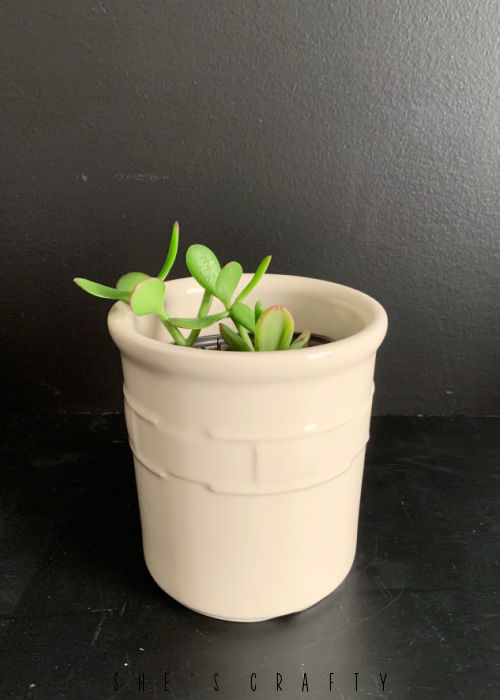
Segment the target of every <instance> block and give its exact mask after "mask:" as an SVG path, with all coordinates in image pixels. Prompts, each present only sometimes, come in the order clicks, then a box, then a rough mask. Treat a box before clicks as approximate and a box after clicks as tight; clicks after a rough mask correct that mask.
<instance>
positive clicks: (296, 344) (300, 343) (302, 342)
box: [288, 331, 311, 350]
mask: <svg viewBox="0 0 500 700" xmlns="http://www.w3.org/2000/svg"><path fill="white" fill-rule="evenodd" d="M310 337H311V331H304V332H303V333H301V334H300V335H299V336H298V337H297V338H295V340H294V341H293V343H291V344H290V345H289V346H288V347H289V349H290V350H298V349H299V348H303V347H305V346H306V345H307V343H308V342H309V338H310Z"/></svg>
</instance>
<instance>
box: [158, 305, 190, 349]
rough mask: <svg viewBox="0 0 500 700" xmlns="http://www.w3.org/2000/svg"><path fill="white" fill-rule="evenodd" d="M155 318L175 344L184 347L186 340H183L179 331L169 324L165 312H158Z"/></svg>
mask: <svg viewBox="0 0 500 700" xmlns="http://www.w3.org/2000/svg"><path fill="white" fill-rule="evenodd" d="M157 316H158V318H159V319H160V321H161V322H162V323H163V325H164V326H165V328H166V329H167V331H168V332H169V333H170V335H171V336H172V338H173V339H174V342H175V344H176V345H186V339H185V338H184V336H183V335H182V333H181V332H180V330H179V329H178V328H177V327H176V326H173V325H172V324H171V323H170V322H169V316H168V314H167V312H166V311H163V312H160V313H159V314H157Z"/></svg>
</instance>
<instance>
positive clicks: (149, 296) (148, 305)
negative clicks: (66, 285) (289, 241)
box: [73, 221, 311, 352]
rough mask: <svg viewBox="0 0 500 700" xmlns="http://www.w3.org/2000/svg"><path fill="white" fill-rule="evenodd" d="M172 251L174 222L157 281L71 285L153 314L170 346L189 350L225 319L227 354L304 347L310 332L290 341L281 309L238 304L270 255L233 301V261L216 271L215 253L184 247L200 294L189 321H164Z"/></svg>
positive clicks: (288, 319)
mask: <svg viewBox="0 0 500 700" xmlns="http://www.w3.org/2000/svg"><path fill="white" fill-rule="evenodd" d="M178 247H179V224H178V222H177V221H176V222H175V223H174V227H173V230H172V235H171V238H170V244H169V248H168V252H167V256H166V258H165V262H164V263H163V266H162V268H161V270H160V272H159V273H158V275H157V277H150V276H149V275H147V274H146V273H144V272H127V273H126V274H125V275H123V276H122V277H120V279H119V280H118V281H117V283H116V286H115V287H107V286H105V285H103V284H99V283H97V282H91V281H90V280H87V279H84V278H82V277H75V278H74V280H73V281H74V282H75V283H76V284H77V285H78V286H79V287H81V288H82V289H83V290H85V291H86V292H88V293H89V294H92V295H93V296H96V297H101V298H104V299H113V300H117V301H123V302H125V303H128V304H129V305H130V308H131V309H132V311H133V312H134V314H136V315H137V316H145V315H147V314H155V315H156V316H157V317H158V318H159V319H160V321H161V322H162V324H163V325H164V326H165V328H166V329H167V331H168V332H169V333H170V335H171V336H172V339H173V341H174V343H175V344H176V345H183V346H187V347H191V346H192V345H194V343H195V342H196V340H197V338H198V336H199V334H200V331H201V330H202V329H203V328H208V327H209V326H211V325H212V324H214V323H217V322H220V321H223V320H224V319H230V320H231V321H232V322H233V323H234V325H235V328H236V331H235V330H233V329H232V328H230V327H229V326H228V325H226V324H224V323H219V330H220V334H221V336H222V339H223V340H224V342H225V343H226V345H227V346H228V348H229V350H235V351H240V352H255V351H269V350H289V349H294V348H295V349H296V348H303V347H305V346H306V345H307V344H308V342H309V338H310V335H311V333H310V331H304V332H303V333H301V334H300V335H299V336H298V337H297V338H296V339H295V340H294V320H293V317H292V315H291V313H290V312H289V311H288V309H285V307H284V306H271V307H269V308H268V309H265V308H264V306H263V304H262V303H261V302H260V301H257V302H256V304H255V306H254V308H253V309H252V308H251V307H250V306H248V305H247V304H245V303H244V299H246V297H247V296H248V295H249V294H250V292H252V291H253V289H254V288H255V287H256V285H257V284H258V283H259V281H260V280H261V279H262V277H263V276H264V274H265V272H266V270H267V268H268V267H269V263H270V262H271V256H270V255H268V256H266V257H265V258H264V259H263V260H262V262H261V263H260V265H259V266H258V268H257V270H256V272H255V274H254V275H253V276H252V278H251V279H250V281H249V282H248V284H247V285H246V286H245V287H244V288H243V289H242V291H241V292H240V293H239V294H238V295H237V296H236V298H235V299H234V300H233V296H234V294H235V292H236V288H237V286H238V284H239V282H240V280H241V276H242V274H243V268H242V267H241V265H240V263H238V262H234V261H233V262H229V263H227V264H226V265H224V267H221V266H220V263H219V261H218V259H217V257H216V255H215V253H213V252H212V251H211V250H210V248H207V246H204V245H199V244H195V245H191V246H189V248H188V250H187V253H186V265H187V268H188V270H189V272H190V273H191V275H192V277H193V278H194V279H195V280H196V281H197V282H198V284H199V285H200V286H201V287H202V288H203V290H204V291H203V297H202V299H201V303H200V307H199V309H198V313H197V315H196V317H195V318H175V317H171V316H169V315H168V313H167V311H166V308H165V284H164V280H165V279H166V278H167V276H168V274H169V272H170V270H171V269H172V266H173V264H174V262H175V259H176V256H177V251H178ZM214 298H216V299H219V301H220V302H221V303H222V304H223V306H224V309H225V310H224V311H221V312H220V313H217V314H209V311H210V306H211V304H212V300H213V299H214ZM181 329H186V330H189V333H188V334H187V335H184V334H183V333H182V331H181Z"/></svg>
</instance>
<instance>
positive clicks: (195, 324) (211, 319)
mask: <svg viewBox="0 0 500 700" xmlns="http://www.w3.org/2000/svg"><path fill="white" fill-rule="evenodd" d="M227 317H228V312H227V311H223V312H221V313H220V314H212V315H211V316H200V317H198V318H169V319H168V322H169V323H171V324H172V325H173V326H178V327H179V328H194V329H199V328H208V326H211V325H212V323H217V321H220V320H222V319H223V318H227Z"/></svg>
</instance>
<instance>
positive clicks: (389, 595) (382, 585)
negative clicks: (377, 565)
mask: <svg viewBox="0 0 500 700" xmlns="http://www.w3.org/2000/svg"><path fill="white" fill-rule="evenodd" d="M374 579H375V581H376V582H377V586H378V587H379V588H380V590H381V591H382V593H383V594H384V595H385V597H386V598H389V600H392V598H394V596H393V595H392V593H391V591H390V590H389V588H387V586H386V585H385V583H384V581H383V579H382V577H381V576H378V575H377V576H374Z"/></svg>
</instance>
